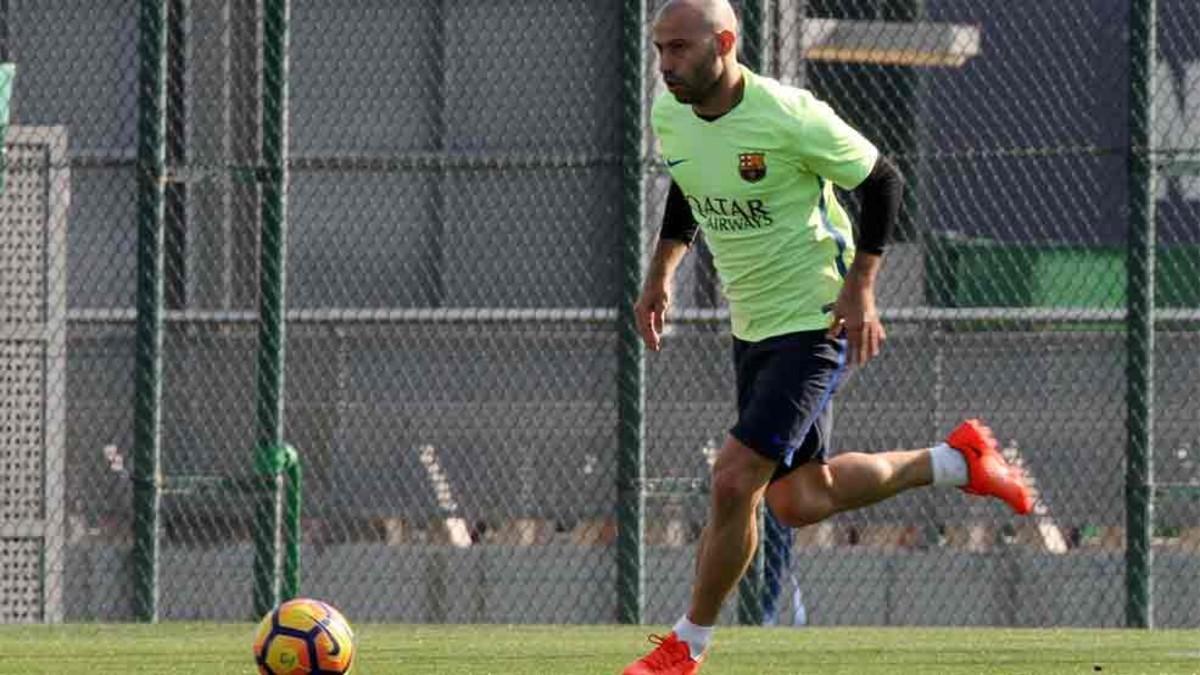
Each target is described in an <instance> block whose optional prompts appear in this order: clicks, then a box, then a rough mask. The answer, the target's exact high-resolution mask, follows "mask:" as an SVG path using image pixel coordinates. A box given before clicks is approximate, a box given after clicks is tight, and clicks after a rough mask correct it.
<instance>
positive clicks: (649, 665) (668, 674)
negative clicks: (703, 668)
mask: <svg viewBox="0 0 1200 675" xmlns="http://www.w3.org/2000/svg"><path fill="white" fill-rule="evenodd" d="M650 641H651V642H653V643H654V644H656V645H658V646H657V647H655V648H654V651H652V652H650V653H649V654H647V655H645V656H643V657H642V658H640V659H638V660H637V661H634V662H633V663H631V664H630V665H629V667H628V668H626V669H625V670H623V671H621V675H692V674H693V673H697V672H699V671H700V662H699V661H696V660H694V659H693V658H692V650H691V649H690V648H688V645H687V643H686V642H684V641H683V640H680V639H679V638H677V637H675V633H673V632H672V633H669V634H667V636H666V637H663V636H661V635H651V636H650Z"/></svg>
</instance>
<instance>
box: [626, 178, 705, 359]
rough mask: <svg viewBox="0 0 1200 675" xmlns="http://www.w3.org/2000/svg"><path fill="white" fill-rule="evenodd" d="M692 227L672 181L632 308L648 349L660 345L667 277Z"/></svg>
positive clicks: (682, 253)
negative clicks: (642, 279) (649, 257)
mask: <svg viewBox="0 0 1200 675" xmlns="http://www.w3.org/2000/svg"><path fill="white" fill-rule="evenodd" d="M696 229H697V226H696V220H695V219H694V218H693V217H692V211H691V209H690V208H689V207H688V204H687V199H685V198H684V195H683V190H681V189H680V188H679V186H678V185H677V184H675V182H673V181H672V183H671V191H670V192H669V193H668V194H667V205H666V208H665V209H663V223H662V229H661V230H660V231H659V234H658V244H657V245H656V246H655V247H654V256H653V257H652V258H651V259H650V269H648V270H647V271H646V281H645V284H644V285H643V286H642V295H641V297H640V298H639V299H638V302H637V305H636V306H635V307H634V317H635V319H636V321H637V329H638V332H639V333H640V334H641V336H642V340H643V341H644V342H645V343H646V348H647V349H649V350H651V351H658V350H659V349H661V348H662V333H663V322H664V320H665V318H666V314H667V310H668V309H669V308H670V306H671V279H672V278H673V277H674V276H675V270H676V269H677V268H678V267H679V263H680V262H682V261H683V257H684V256H685V255H686V254H687V251H688V248H689V247H690V246H691V244H692V240H693V239H695V237H696Z"/></svg>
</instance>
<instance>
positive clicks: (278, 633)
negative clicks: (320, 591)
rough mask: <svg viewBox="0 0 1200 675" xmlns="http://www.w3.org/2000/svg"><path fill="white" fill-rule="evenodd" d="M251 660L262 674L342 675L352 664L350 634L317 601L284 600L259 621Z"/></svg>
mask: <svg viewBox="0 0 1200 675" xmlns="http://www.w3.org/2000/svg"><path fill="white" fill-rule="evenodd" d="M254 660H255V661H256V662H257V663H258V672H259V673H261V674H262V675H343V674H344V673H349V672H350V668H351V666H352V665H353V664H354V632H353V631H352V630H351V629H350V624H349V623H348V622H347V621H346V617H344V616H342V613H341V612H339V611H337V610H336V609H334V608H333V607H331V606H329V605H327V604H325V603H324V602H321V601H320V600H312V599H309V598H296V599H295V600H288V601H287V602H285V603H283V604H281V605H280V606H278V607H276V608H275V609H274V610H272V611H271V612H269V613H268V614H267V615H266V616H264V617H263V619H262V621H261V622H259V624H258V631H257V632H256V633H255V635H254Z"/></svg>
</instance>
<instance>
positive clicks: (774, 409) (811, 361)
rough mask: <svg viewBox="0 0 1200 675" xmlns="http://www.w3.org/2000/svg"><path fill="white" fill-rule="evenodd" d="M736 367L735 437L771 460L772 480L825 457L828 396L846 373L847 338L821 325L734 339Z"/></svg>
mask: <svg viewBox="0 0 1200 675" xmlns="http://www.w3.org/2000/svg"><path fill="white" fill-rule="evenodd" d="M733 363H734V368H735V369H736V371H737V398H738V419H737V424H735V425H733V428H732V429H730V430H729V433H730V434H731V435H733V437H734V438H736V439H738V440H739V441H741V442H742V443H744V444H745V445H747V446H749V447H750V448H752V449H754V451H755V452H757V453H759V454H760V455H763V456H764V457H767V458H768V459H772V460H775V461H776V462H778V463H779V468H778V469H777V470H776V472H775V475H774V476H773V477H772V479H771V480H778V479H779V478H781V477H782V476H783V475H785V474H787V473H788V472H789V471H791V470H793V469H795V468H796V467H798V466H800V465H802V464H805V463H807V462H812V461H816V462H820V463H822V464H824V463H825V462H826V461H827V460H828V456H829V446H830V443H831V440H830V439H831V434H832V433H833V410H832V406H831V403H830V400H831V399H832V398H833V393H834V391H836V390H837V386H838V382H839V381H840V380H841V379H842V377H843V375H844V374H845V372H846V342H845V340H844V339H837V340H831V339H829V338H826V337H825V331H824V330H818V331H805V332H802V333H787V334H785V335H777V336H775V337H771V338H767V339H765V340H762V341H759V342H745V341H743V340H739V339H737V338H736V337H735V338H734V339H733Z"/></svg>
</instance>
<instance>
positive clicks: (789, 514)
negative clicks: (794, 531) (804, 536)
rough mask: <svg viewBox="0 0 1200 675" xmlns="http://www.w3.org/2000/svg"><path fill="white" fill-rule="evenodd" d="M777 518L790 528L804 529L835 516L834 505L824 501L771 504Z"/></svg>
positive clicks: (780, 501) (790, 501) (812, 500)
mask: <svg viewBox="0 0 1200 675" xmlns="http://www.w3.org/2000/svg"><path fill="white" fill-rule="evenodd" d="M771 510H772V511H774V512H775V518H776V520H778V521H779V522H781V523H783V524H784V525H787V526H788V527H804V526H806V525H812V524H814V523H819V522H821V521H822V520H825V519H826V518H828V517H829V516H831V515H833V513H834V509H833V504H832V503H830V502H829V501H827V500H822V499H812V498H805V499H788V500H779V501H777V502H771Z"/></svg>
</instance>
